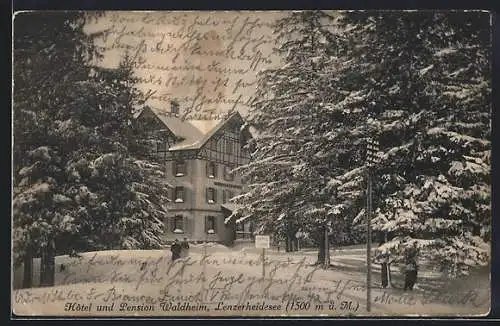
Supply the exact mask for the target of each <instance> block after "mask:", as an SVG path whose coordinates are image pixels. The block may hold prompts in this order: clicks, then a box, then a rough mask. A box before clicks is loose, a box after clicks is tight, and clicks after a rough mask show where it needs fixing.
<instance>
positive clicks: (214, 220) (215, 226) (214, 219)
mask: <svg viewBox="0 0 500 326" xmlns="http://www.w3.org/2000/svg"><path fill="white" fill-rule="evenodd" d="M213 227H214V231H215V233H217V217H215V216H214V217H213Z"/></svg>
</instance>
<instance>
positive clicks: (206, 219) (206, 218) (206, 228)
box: [205, 216, 210, 233]
mask: <svg viewBox="0 0 500 326" xmlns="http://www.w3.org/2000/svg"><path fill="white" fill-rule="evenodd" d="M209 218H210V216H205V233H208V220H209Z"/></svg>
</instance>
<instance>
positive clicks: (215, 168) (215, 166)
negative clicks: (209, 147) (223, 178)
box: [212, 163, 217, 178]
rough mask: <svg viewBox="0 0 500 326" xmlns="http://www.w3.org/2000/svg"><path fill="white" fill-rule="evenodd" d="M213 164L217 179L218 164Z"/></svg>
mask: <svg viewBox="0 0 500 326" xmlns="http://www.w3.org/2000/svg"><path fill="white" fill-rule="evenodd" d="M212 164H213V172H214V177H216V178H217V164H216V163H212Z"/></svg>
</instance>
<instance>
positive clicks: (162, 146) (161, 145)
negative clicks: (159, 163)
mask: <svg viewBox="0 0 500 326" xmlns="http://www.w3.org/2000/svg"><path fill="white" fill-rule="evenodd" d="M156 151H157V152H158V153H163V152H166V151H167V142H166V141H164V140H158V141H157V142H156Z"/></svg>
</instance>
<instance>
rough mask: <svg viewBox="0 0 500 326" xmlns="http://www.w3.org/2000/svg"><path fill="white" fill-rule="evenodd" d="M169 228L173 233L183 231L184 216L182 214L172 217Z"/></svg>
mask: <svg viewBox="0 0 500 326" xmlns="http://www.w3.org/2000/svg"><path fill="white" fill-rule="evenodd" d="M171 230H172V232H173V233H184V217H183V216H182V215H176V216H174V217H172V225H171Z"/></svg>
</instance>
